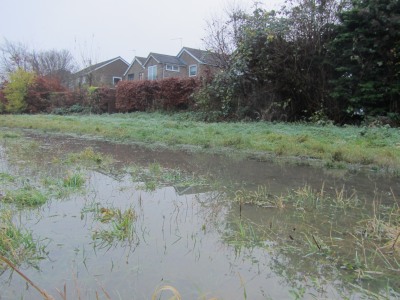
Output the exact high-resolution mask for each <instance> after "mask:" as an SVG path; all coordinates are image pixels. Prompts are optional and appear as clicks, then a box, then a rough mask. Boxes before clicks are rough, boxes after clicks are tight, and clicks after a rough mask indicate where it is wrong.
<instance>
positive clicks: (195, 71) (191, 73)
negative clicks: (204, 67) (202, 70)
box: [189, 65, 197, 76]
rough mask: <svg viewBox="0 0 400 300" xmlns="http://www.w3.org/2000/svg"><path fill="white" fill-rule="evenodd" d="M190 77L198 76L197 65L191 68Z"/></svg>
mask: <svg viewBox="0 0 400 300" xmlns="http://www.w3.org/2000/svg"><path fill="white" fill-rule="evenodd" d="M189 76H197V65H190V66H189Z"/></svg>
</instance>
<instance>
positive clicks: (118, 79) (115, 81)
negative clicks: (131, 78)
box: [113, 77, 122, 85]
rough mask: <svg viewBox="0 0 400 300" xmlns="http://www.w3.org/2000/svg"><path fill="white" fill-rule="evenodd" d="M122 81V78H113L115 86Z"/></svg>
mask: <svg viewBox="0 0 400 300" xmlns="http://www.w3.org/2000/svg"><path fill="white" fill-rule="evenodd" d="M120 80H122V78H121V77H113V85H117V83H118V82H119V81H120Z"/></svg>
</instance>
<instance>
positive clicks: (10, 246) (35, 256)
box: [0, 209, 44, 274]
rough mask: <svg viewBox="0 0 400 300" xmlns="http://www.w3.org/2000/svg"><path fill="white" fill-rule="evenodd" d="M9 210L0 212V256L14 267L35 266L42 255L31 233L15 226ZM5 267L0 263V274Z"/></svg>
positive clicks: (40, 247) (41, 250)
mask: <svg viewBox="0 0 400 300" xmlns="http://www.w3.org/2000/svg"><path fill="white" fill-rule="evenodd" d="M12 219H13V214H12V212H11V211H10V210H6V209H1V210H0V224H1V226H0V255H1V256H3V257H5V258H7V259H8V260H10V261H11V262H12V263H13V264H15V265H20V264H22V263H28V264H30V265H35V264H36V262H37V260H39V259H41V257H42V255H43V253H44V247H42V246H40V245H39V244H38V243H37V242H36V241H35V240H34V238H33V236H32V233H31V232H29V231H27V230H25V229H24V228H22V227H19V226H16V225H15V224H14V223H13V221H12ZM4 267H5V266H4V265H2V264H1V263H0V274H1V271H2V268H4Z"/></svg>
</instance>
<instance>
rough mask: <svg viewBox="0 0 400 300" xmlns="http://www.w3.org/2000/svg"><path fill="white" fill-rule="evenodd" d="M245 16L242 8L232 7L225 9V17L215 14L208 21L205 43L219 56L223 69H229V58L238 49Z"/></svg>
mask: <svg viewBox="0 0 400 300" xmlns="http://www.w3.org/2000/svg"><path fill="white" fill-rule="evenodd" d="M244 14H245V12H244V10H243V9H242V8H240V7H239V6H235V5H231V6H229V7H227V8H226V9H225V12H224V15H223V16H221V15H216V14H215V15H213V16H211V18H210V19H209V20H207V21H206V29H205V31H206V35H205V37H204V38H203V43H204V44H205V46H206V48H207V49H208V50H210V51H212V52H214V53H216V54H218V55H219V58H220V60H221V65H222V66H223V67H228V64H229V57H230V55H231V54H232V53H233V52H234V51H235V49H236V48H237V45H238V42H239V41H238V32H239V29H240V27H241V26H242V25H243V24H242V20H243V15H244Z"/></svg>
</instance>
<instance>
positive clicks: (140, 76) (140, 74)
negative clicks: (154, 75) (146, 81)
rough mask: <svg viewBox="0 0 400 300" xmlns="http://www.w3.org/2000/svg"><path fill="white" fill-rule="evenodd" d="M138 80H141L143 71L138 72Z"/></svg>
mask: <svg viewBox="0 0 400 300" xmlns="http://www.w3.org/2000/svg"><path fill="white" fill-rule="evenodd" d="M139 80H143V72H140V73H139Z"/></svg>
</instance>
